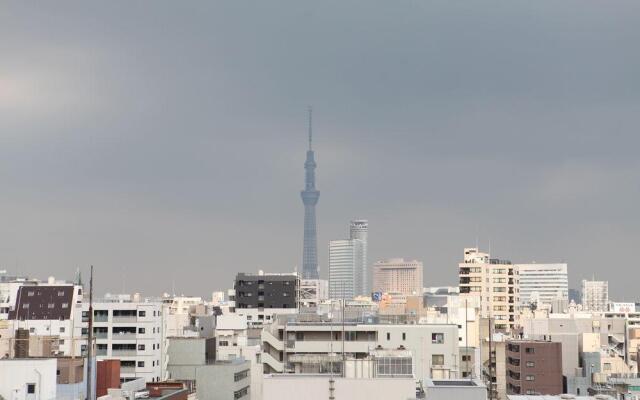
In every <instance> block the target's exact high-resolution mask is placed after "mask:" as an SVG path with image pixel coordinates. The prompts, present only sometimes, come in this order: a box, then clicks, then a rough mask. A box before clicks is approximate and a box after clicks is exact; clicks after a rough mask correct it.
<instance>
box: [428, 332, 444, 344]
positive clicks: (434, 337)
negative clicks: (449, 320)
mask: <svg viewBox="0 0 640 400" xmlns="http://www.w3.org/2000/svg"><path fill="white" fill-rule="evenodd" d="M431 343H433V344H442V343H444V333H432V334H431Z"/></svg>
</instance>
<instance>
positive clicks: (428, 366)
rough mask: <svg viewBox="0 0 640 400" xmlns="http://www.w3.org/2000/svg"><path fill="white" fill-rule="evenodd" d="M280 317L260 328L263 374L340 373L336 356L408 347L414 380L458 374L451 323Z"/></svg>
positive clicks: (358, 356) (455, 329)
mask: <svg viewBox="0 0 640 400" xmlns="http://www.w3.org/2000/svg"><path fill="white" fill-rule="evenodd" d="M301 317H302V316H281V317H279V318H278V319H277V320H276V322H274V323H273V324H271V325H270V326H269V327H266V328H265V329H264V330H263V332H262V346H263V354H262V361H263V364H264V366H265V367H264V368H265V373H284V372H298V373H300V372H301V373H331V372H333V373H342V370H343V367H342V364H343V363H341V362H340V361H341V360H346V359H347V358H349V359H366V358H367V357H369V356H370V353H371V351H372V350H381V349H385V350H389V349H399V350H409V351H410V352H411V354H412V357H413V371H414V372H413V373H414V375H415V376H416V377H417V378H418V379H422V378H428V377H434V378H436V379H439V378H451V377H458V375H459V372H460V370H459V365H458V359H459V354H458V351H459V347H458V326H457V325H455V324H424V325H422V324H414V325H408V324H380V323H377V322H376V321H375V319H374V320H372V321H371V322H368V321H366V320H362V321H360V322H353V321H349V322H347V321H345V322H344V323H342V322H341V321H336V320H328V319H323V317H320V316H318V317H317V319H316V320H310V319H308V318H309V317H308V316H305V318H304V319H302V318H301ZM343 332H344V334H343Z"/></svg>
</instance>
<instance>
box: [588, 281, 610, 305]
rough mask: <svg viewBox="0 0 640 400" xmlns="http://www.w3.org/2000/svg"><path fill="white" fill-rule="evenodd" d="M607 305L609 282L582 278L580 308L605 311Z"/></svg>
mask: <svg viewBox="0 0 640 400" xmlns="http://www.w3.org/2000/svg"><path fill="white" fill-rule="evenodd" d="M608 307H609V282H607V281H588V280H586V279H583V280H582V309H583V310H585V311H607V309H608Z"/></svg>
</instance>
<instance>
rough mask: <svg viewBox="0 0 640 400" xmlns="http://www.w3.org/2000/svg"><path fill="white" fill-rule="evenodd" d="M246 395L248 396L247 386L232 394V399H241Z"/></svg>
mask: <svg viewBox="0 0 640 400" xmlns="http://www.w3.org/2000/svg"><path fill="white" fill-rule="evenodd" d="M247 394H249V386H246V387H243V388H242V389H240V390H236V391H235V392H233V398H234V399H235V400H237V399H241V398H243V397H244V396H246V395H247Z"/></svg>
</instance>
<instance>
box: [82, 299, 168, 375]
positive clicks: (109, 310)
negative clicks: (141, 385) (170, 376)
mask: <svg viewBox="0 0 640 400" xmlns="http://www.w3.org/2000/svg"><path fill="white" fill-rule="evenodd" d="M162 308H163V306H162V302H161V301H153V300H144V299H142V298H140V296H139V295H133V296H131V295H108V296H105V298H104V299H99V300H94V303H93V335H94V338H95V343H96V345H95V355H96V358H97V359H98V360H104V359H119V360H120V380H121V381H122V382H127V381H131V380H135V379H136V378H144V379H145V381H146V382H159V381H163V380H165V379H166V361H167V360H166V345H167V344H166V341H165V335H164V328H165V326H164V325H165V324H164V319H163V313H162V311H163V310H162ZM83 310H84V311H83V320H84V321H87V319H88V312H89V311H88V310H89V304H88V303H84V304H83ZM87 329H88V328H83V337H84V338H85V343H86V338H87V334H88V332H87ZM83 352H86V344H84V345H83Z"/></svg>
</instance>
